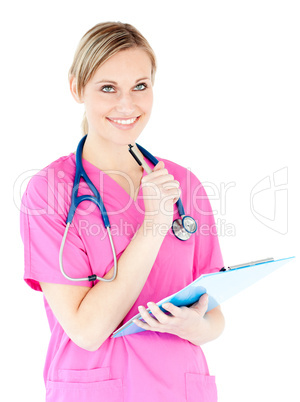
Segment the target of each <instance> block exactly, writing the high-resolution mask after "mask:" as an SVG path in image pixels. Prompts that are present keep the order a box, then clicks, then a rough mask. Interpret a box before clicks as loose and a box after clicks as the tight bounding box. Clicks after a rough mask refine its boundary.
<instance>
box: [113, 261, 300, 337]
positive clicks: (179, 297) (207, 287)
mask: <svg viewBox="0 0 300 402" xmlns="http://www.w3.org/2000/svg"><path fill="white" fill-rule="evenodd" d="M293 258H295V257H289V258H282V259H280V260H275V261H274V260H273V258H268V259H265V260H259V261H254V262H251V263H245V264H240V265H235V266H231V267H228V268H227V269H226V270H225V269H223V270H221V271H220V272H215V273H212V274H204V275H201V276H200V277H199V278H197V279H196V280H195V281H194V282H192V283H191V284H190V285H188V286H186V287H185V288H183V289H181V290H180V291H179V292H177V293H174V294H173V295H171V296H168V297H166V298H165V299H163V300H161V301H160V302H158V303H156V304H157V305H158V306H159V307H160V308H161V310H162V311H164V312H165V310H164V309H163V308H162V304H164V303H167V302H170V303H172V304H174V305H176V306H179V307H180V306H191V305H192V304H193V303H195V302H196V301H198V300H199V298H200V296H202V295H203V294H204V293H207V294H208V295H209V302H208V309H207V311H209V310H212V309H213V308H215V307H217V306H218V305H219V304H221V303H222V302H224V301H225V300H227V299H229V298H230V297H232V296H234V295H236V294H237V293H239V292H241V291H242V290H244V289H246V288H247V287H249V286H251V285H253V284H254V283H255V282H257V281H259V280H260V279H262V278H264V277H265V276H267V275H269V274H271V273H272V272H273V271H275V270H276V269H278V268H280V267H281V266H283V265H284V264H286V263H288V262H289V261H291V260H292V259H293ZM147 310H148V311H149V309H147ZM150 313H151V312H150ZM134 319H140V320H141V319H142V318H141V315H140V314H137V315H136V316H134V317H132V319H131V320H129V321H127V322H126V323H125V324H124V325H123V326H122V327H120V328H119V329H118V330H116V331H115V332H114V333H113V334H112V337H113V338H117V337H119V336H125V335H130V334H135V333H137V332H142V331H145V330H144V329H142V328H140V327H138V326H137V325H135V324H134V323H133V320H134Z"/></svg>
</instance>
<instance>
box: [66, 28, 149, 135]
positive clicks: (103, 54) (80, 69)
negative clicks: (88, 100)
mask: <svg viewBox="0 0 300 402" xmlns="http://www.w3.org/2000/svg"><path fill="white" fill-rule="evenodd" d="M137 47H138V48H140V49H143V50H144V51H145V52H146V53H147V54H148V56H149V58H150V60H151V64H152V70H151V80H152V83H154V78H155V72H156V58H155V54H154V52H153V50H152V48H151V46H150V45H149V43H148V41H147V40H146V39H145V38H144V36H143V35H142V34H141V33H140V32H139V31H138V30H137V29H136V28H135V27H133V26H132V25H130V24H123V23H122V22H104V23H100V24H97V25H95V26H94V27H93V28H91V29H90V30H89V31H88V32H87V33H86V34H85V35H84V36H83V37H82V39H81V40H80V42H79V45H78V47H77V50H76V52H75V55H74V60H73V63H72V66H71V68H70V70H69V80H70V78H71V77H75V82H76V90H77V95H78V96H81V95H82V91H83V89H84V87H85V85H86V84H87V82H88V81H89V80H90V79H91V78H92V76H93V75H94V73H95V72H96V70H97V69H98V68H99V67H100V66H101V65H102V64H103V63H104V62H105V61H106V60H108V59H109V58H110V57H112V56H113V55H114V54H116V53H118V52H120V51H122V50H126V49H130V48H137ZM81 126H82V130H83V134H87V132H88V121H87V118H86V116H85V114H84V117H83V121H82V125H81Z"/></svg>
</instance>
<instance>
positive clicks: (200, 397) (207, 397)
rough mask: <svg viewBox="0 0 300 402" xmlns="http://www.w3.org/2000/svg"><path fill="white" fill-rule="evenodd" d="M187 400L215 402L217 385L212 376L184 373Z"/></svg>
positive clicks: (191, 401) (216, 399)
mask: <svg viewBox="0 0 300 402" xmlns="http://www.w3.org/2000/svg"><path fill="white" fill-rule="evenodd" d="M185 383H186V398H187V399H186V400H187V402H217V401H218V395H217V386H216V382H215V377H214V376H209V375H202V374H192V373H186V375H185Z"/></svg>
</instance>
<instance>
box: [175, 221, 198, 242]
mask: <svg viewBox="0 0 300 402" xmlns="http://www.w3.org/2000/svg"><path fill="white" fill-rule="evenodd" d="M172 230H173V233H174V235H175V236H176V237H177V239H179V240H183V241H185V240H188V239H189V238H190V237H191V234H192V233H195V232H196V230H197V223H196V221H195V219H194V218H192V217H191V216H187V215H185V216H183V217H182V219H176V220H175V221H174V222H173V224H172Z"/></svg>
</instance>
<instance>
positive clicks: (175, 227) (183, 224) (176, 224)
mask: <svg viewBox="0 0 300 402" xmlns="http://www.w3.org/2000/svg"><path fill="white" fill-rule="evenodd" d="M86 137H87V136H86V135H85V136H84V137H83V138H82V139H81V140H80V142H79V144H78V147H77V150H76V172H75V179H74V184H73V189H72V195H71V206H70V210H69V213H68V216H67V220H66V228H65V232H64V235H63V238H62V242H61V246H60V251H59V266H60V270H61V272H62V274H63V276H64V277H65V278H67V279H69V280H70V281H95V280H97V279H98V280H100V281H104V282H111V281H113V280H114V279H115V277H116V276H117V256H116V250H115V246H114V242H113V239H112V235H111V231H110V227H111V226H110V222H109V219H108V216H107V211H106V208H105V206H104V203H103V201H102V198H101V196H100V194H99V191H98V190H97V189H96V187H95V186H94V184H93V183H92V181H91V180H90V178H89V177H88V175H87V173H86V172H85V170H84V168H83V165H82V150H83V146H84V143H85V140H86ZM136 146H137V147H138V149H139V150H140V152H141V153H142V155H143V156H144V157H146V158H147V159H148V160H149V161H150V162H151V163H153V165H157V163H158V162H159V161H158V159H156V158H155V157H154V156H153V155H151V154H150V153H149V152H148V151H147V150H146V149H145V148H143V147H142V146H141V145H138V144H136ZM129 152H130V153H131V155H132V156H133V157H134V159H135V160H136V161H137V163H138V164H139V165H141V166H143V168H144V169H145V171H146V172H147V173H151V172H152V170H151V168H150V167H149V165H147V163H146V162H145V161H144V160H140V159H139V158H138V157H137V155H136V154H135V153H134V151H133V146H132V145H129ZM81 178H82V179H84V180H85V182H86V184H87V185H88V187H89V189H90V190H91V191H92V193H93V194H94V195H88V194H86V195H81V196H78V190H79V183H80V179H81ZM82 201H91V202H93V203H94V204H95V205H96V206H97V207H98V208H99V210H100V212H101V215H102V219H103V223H104V226H105V228H106V230H107V233H108V236H109V241H110V245H111V250H112V254H113V258H114V271H113V275H112V277H111V278H109V279H105V278H101V277H99V276H97V275H95V274H93V275H89V276H88V277H86V278H72V277H70V276H69V275H67V274H66V273H65V270H64V267H63V252H64V246H65V242H66V238H67V235H68V231H69V227H70V225H71V222H72V220H73V217H74V214H75V211H76V208H77V207H78V205H79V204H80V203H81V202H82ZM176 206H177V208H178V213H179V215H180V219H175V220H174V221H173V224H172V231H173V233H174V235H175V236H176V237H177V238H178V239H179V240H182V241H186V240H188V239H189V238H190V237H191V234H192V233H195V232H196V230H197V223H196V221H195V219H194V218H192V217H191V216H188V215H185V212H184V208H183V205H182V201H181V198H179V199H178V201H177V202H176Z"/></svg>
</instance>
